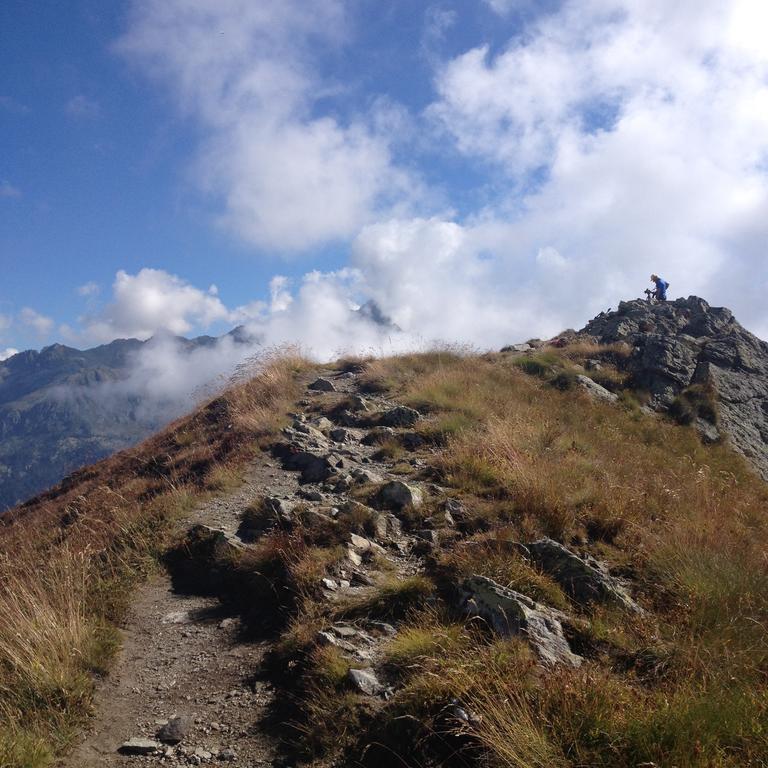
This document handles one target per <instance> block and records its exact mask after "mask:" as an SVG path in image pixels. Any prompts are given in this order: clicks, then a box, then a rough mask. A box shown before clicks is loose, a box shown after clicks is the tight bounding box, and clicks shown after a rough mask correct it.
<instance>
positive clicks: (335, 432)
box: [329, 427, 349, 443]
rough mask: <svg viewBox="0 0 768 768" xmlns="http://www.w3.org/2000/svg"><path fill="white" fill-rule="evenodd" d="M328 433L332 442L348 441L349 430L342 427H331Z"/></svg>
mask: <svg viewBox="0 0 768 768" xmlns="http://www.w3.org/2000/svg"><path fill="white" fill-rule="evenodd" d="M329 434H330V437H331V440H333V442H334V443H347V442H349V431H348V430H347V429H345V428H344V427H336V428H335V429H332V430H331V431H330V433H329Z"/></svg>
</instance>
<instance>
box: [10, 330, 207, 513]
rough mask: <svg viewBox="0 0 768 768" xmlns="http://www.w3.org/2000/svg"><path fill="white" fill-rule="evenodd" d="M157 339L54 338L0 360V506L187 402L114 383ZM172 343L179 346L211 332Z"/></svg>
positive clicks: (140, 433) (131, 440)
mask: <svg viewBox="0 0 768 768" xmlns="http://www.w3.org/2000/svg"><path fill="white" fill-rule="evenodd" d="M156 341H157V340H155V342H153V341H152V340H150V341H149V342H142V341H138V340H137V339H118V340H116V341H113V342H112V343H110V344H105V345H102V346H99V347H94V348H92V349H86V350H78V349H73V348H72V347H67V346H64V345H62V344H54V345H52V346H50V347H45V348H44V349H42V350H41V351H40V352H36V351H34V350H29V351H27V352H21V353H19V354H17V355H14V356H13V357H11V358H9V359H8V360H5V361H4V362H0V513H2V511H3V510H4V509H6V508H8V507H11V506H13V505H14V504H17V503H19V502H20V501H23V500H24V499H27V498H29V497H31V496H33V495H34V494H35V493H38V492H40V491H42V490H44V489H45V488H48V487H50V486H51V485H54V484H55V483H58V482H59V481H60V480H61V479H62V478H63V477H64V476H65V475H67V474H69V473H70V472H72V471H74V470H75V469H77V468H79V467H82V466H85V465H87V464H92V463H93V462H95V461H98V460H99V459H101V458H104V457H105V456H109V455H111V454H113V453H114V452H115V451H118V450H120V449H122V448H126V447H127V446H129V445H134V444H135V443H137V442H139V441H140V440H143V439H144V438H145V437H148V436H149V435H151V434H152V433H153V432H155V431H157V430H158V429H159V428H160V427H161V426H163V425H164V424H166V423H167V422H168V421H170V420H171V419H172V418H175V417H177V416H179V415H180V414H181V413H182V412H183V410H184V409H185V408H186V407H188V406H187V404H186V403H178V404H176V405H175V406H174V404H165V406H166V407H165V408H162V409H161V408H157V407H154V404H149V403H147V402H146V401H145V398H144V397H143V396H142V392H140V391H139V390H137V389H136V388H135V387H129V386H121V384H123V383H125V382H126V380H127V379H128V377H129V376H130V373H131V371H132V370H133V369H134V367H135V365H136V358H137V355H138V354H140V352H141V351H142V350H146V349H149V348H151V346H152V344H153V343H156ZM174 343H175V344H176V345H177V346H178V348H179V349H180V350H181V354H184V353H189V352H191V351H193V350H195V349H199V348H201V347H205V346H209V345H211V344H214V343H216V340H215V339H213V338H211V337H209V336H201V337H199V338H196V339H192V340H188V339H183V338H175V339H174ZM150 405H152V406H153V407H150Z"/></svg>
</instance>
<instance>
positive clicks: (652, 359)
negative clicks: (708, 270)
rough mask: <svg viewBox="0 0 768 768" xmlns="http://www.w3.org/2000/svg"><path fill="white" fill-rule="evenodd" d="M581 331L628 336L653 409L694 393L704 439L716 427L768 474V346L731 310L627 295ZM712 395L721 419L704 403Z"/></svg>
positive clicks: (629, 361) (617, 338) (636, 374)
mask: <svg viewBox="0 0 768 768" xmlns="http://www.w3.org/2000/svg"><path fill="white" fill-rule="evenodd" d="M579 335H580V336H581V337H582V338H583V337H584V336H589V337H593V338H594V340H596V341H598V342H600V343H603V344H610V343H613V342H625V343H626V344H628V345H629V356H628V357H627V358H626V359H619V360H618V363H619V365H620V366H621V367H623V368H624V369H625V370H627V371H628V372H630V373H631V375H632V380H633V384H634V385H635V386H637V387H639V388H642V389H645V390H647V391H648V392H649V393H650V395H651V403H652V405H653V407H655V408H657V409H660V410H669V409H670V408H672V409H675V408H676V407H678V406H680V404H681V402H682V403H683V405H685V400H686V398H688V400H689V401H690V405H691V407H690V408H689V411H690V413H689V420H690V421H691V422H693V423H694V424H695V425H696V426H697V427H698V428H699V431H700V432H701V433H702V436H703V437H704V439H706V440H708V441H711V440H715V439H717V434H718V433H717V429H719V430H720V431H721V432H722V433H724V434H725V435H727V436H728V438H729V440H730V442H731V444H732V445H733V447H734V448H735V449H736V450H738V451H739V452H740V453H742V454H743V455H744V456H746V457H747V458H748V459H750V460H751V461H752V462H753V463H754V465H755V466H756V467H757V469H758V471H759V472H760V473H761V474H762V476H763V477H764V478H766V479H768V344H767V343H766V342H764V341H762V340H760V339H758V338H757V337H756V336H754V335H753V334H751V333H750V332H749V331H747V330H746V329H745V328H743V327H742V326H741V325H740V324H739V323H738V322H737V321H736V319H735V318H734V316H733V314H732V313H731V312H730V310H728V309H725V308H723V307H710V306H709V304H707V302H706V301H704V300H703V299H700V298H698V297H697V296H689V297H688V298H687V299H677V300H676V301H671V302H665V303H663V304H649V303H647V302H645V301H641V300H640V299H637V300H635V301H623V302H621V303H620V304H619V308H618V310H616V311H615V312H608V313H601V314H600V315H598V316H597V317H596V318H595V319H594V320H592V321H591V322H590V323H588V324H587V326H586V327H585V328H583V329H582V330H581V331H580V332H579ZM710 393H711V395H712V396H713V397H714V401H715V407H716V411H717V417H715V414H714V413H713V412H712V409H711V407H710V406H709V403H708V402H706V400H707V397H708V396H709V394H710Z"/></svg>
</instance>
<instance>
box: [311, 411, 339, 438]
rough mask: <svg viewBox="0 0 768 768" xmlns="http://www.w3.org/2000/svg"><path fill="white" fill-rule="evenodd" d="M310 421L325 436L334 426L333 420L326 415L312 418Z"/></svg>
mask: <svg viewBox="0 0 768 768" xmlns="http://www.w3.org/2000/svg"><path fill="white" fill-rule="evenodd" d="M309 423H310V425H311V426H313V427H314V428H315V429H316V430H317V431H318V432H320V433H321V434H322V435H324V436H325V435H326V434H328V433H329V432H330V431H331V430H332V429H333V428H334V425H333V422H332V421H331V420H330V419H327V418H326V417H325V416H316V417H315V418H314V419H310V422H309Z"/></svg>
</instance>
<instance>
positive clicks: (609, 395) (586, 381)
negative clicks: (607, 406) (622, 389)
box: [576, 374, 619, 403]
mask: <svg viewBox="0 0 768 768" xmlns="http://www.w3.org/2000/svg"><path fill="white" fill-rule="evenodd" d="M576 381H578V382H579V385H580V386H581V387H582V388H583V389H584V391H585V392H586V393H587V394H588V395H589V396H590V397H591V398H592V399H594V400H600V401H602V402H604V403H615V402H616V401H617V400H618V399H619V396H618V395H616V394H614V393H613V392H609V391H608V390H607V389H606V388H605V387H604V386H602V385H601V384H598V383H597V382H596V381H593V380H592V379H590V378H589V376H584V375H583V374H578V375H577V376H576Z"/></svg>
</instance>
